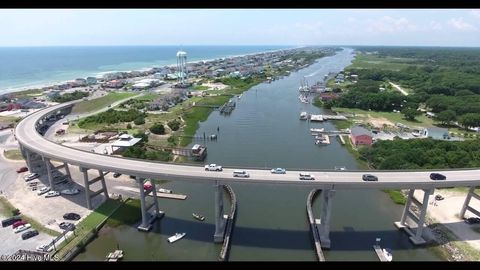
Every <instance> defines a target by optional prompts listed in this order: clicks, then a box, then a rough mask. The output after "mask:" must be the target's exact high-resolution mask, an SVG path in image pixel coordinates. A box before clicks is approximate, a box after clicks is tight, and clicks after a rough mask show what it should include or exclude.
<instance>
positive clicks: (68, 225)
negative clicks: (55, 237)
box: [58, 222, 75, 231]
mask: <svg viewBox="0 0 480 270" xmlns="http://www.w3.org/2000/svg"><path fill="white" fill-rule="evenodd" d="M58 227H60V229H62V230H65V231H73V230H75V224H73V223H71V222H62V223H60V224H58Z"/></svg>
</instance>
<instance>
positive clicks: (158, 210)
mask: <svg viewBox="0 0 480 270" xmlns="http://www.w3.org/2000/svg"><path fill="white" fill-rule="evenodd" d="M150 183H151V184H152V195H153V205H154V207H155V215H157V216H159V215H160V208H159V207H158V197H157V187H156V186H155V181H153V180H152V181H150Z"/></svg>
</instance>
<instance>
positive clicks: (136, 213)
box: [107, 199, 142, 227]
mask: <svg viewBox="0 0 480 270" xmlns="http://www.w3.org/2000/svg"><path fill="white" fill-rule="evenodd" d="M140 218H142V216H141V211H140V200H134V199H130V200H128V201H126V202H125V203H124V204H123V205H122V206H121V207H120V208H118V210H117V211H115V213H114V214H113V215H112V216H111V217H110V218H109V219H108V221H107V225H108V226H111V227H117V226H120V225H122V224H128V225H133V224H135V223H136V222H137V221H138V220H139V219H140Z"/></svg>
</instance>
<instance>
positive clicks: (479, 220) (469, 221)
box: [465, 217, 480, 224]
mask: <svg viewBox="0 0 480 270" xmlns="http://www.w3.org/2000/svg"><path fill="white" fill-rule="evenodd" d="M465 223H467V224H478V223H480V218H478V217H471V218H466V219H465Z"/></svg>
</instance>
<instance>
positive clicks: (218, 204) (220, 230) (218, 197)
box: [213, 182, 226, 243]
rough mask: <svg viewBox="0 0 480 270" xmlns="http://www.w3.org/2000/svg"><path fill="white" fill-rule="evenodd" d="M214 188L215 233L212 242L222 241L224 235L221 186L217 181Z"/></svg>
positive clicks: (224, 221) (224, 220)
mask: <svg viewBox="0 0 480 270" xmlns="http://www.w3.org/2000/svg"><path fill="white" fill-rule="evenodd" d="M214 189H215V234H214V235H213V242H215V243H222V242H223V238H224V235H225V227H226V226H225V223H226V219H225V217H224V215H223V188H222V185H219V184H218V182H216V183H215V185H214Z"/></svg>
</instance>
